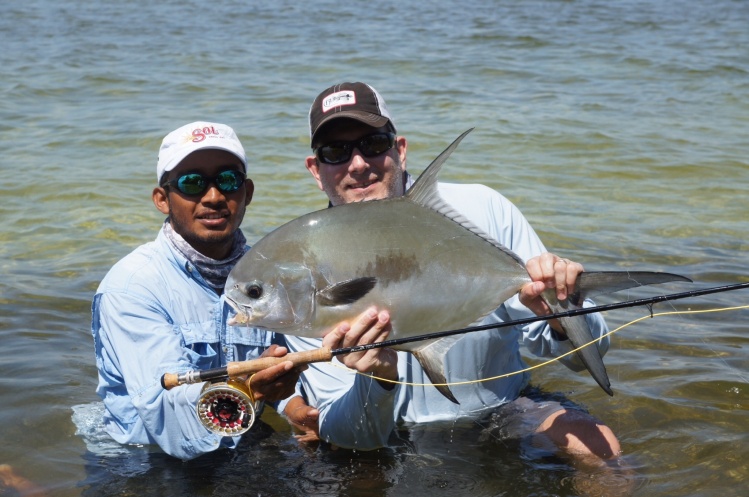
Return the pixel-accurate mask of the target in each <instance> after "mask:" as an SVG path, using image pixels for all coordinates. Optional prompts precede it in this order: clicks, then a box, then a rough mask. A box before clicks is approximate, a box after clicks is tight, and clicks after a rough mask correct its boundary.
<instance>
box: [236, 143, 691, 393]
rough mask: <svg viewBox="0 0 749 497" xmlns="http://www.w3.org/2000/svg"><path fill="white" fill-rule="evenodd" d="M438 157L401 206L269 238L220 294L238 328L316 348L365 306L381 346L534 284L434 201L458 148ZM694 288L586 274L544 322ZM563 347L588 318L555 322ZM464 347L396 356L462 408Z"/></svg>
mask: <svg viewBox="0 0 749 497" xmlns="http://www.w3.org/2000/svg"><path fill="white" fill-rule="evenodd" d="M470 131H471V129H469V130H468V131H466V132H465V133H463V134H462V135H461V136H459V137H458V138H457V139H456V140H455V141H454V142H453V143H452V144H451V145H450V146H449V147H447V149H445V151H444V152H442V153H441V154H440V155H439V156H438V157H437V158H436V159H435V160H434V161H433V162H432V163H431V164H430V165H429V167H427V168H426V169H425V170H424V172H423V173H422V174H421V175H420V176H419V178H418V179H417V180H416V182H415V183H414V184H413V186H412V187H411V188H410V189H409V190H408V191H407V192H406V194H405V195H404V196H402V197H397V198H389V199H383V200H371V201H367V202H358V203H350V204H345V205H340V206H336V207H331V208H328V209H324V210H321V211H317V212H312V213H309V214H307V215H304V216H301V217H299V218H297V219H294V220H292V221H290V222H288V223H286V224H284V225H283V226H281V227H279V228H277V229H276V230H274V231H272V232H271V233H269V234H268V235H266V236H265V237H263V238H262V239H261V240H260V241H258V242H257V243H256V244H255V245H254V246H253V247H252V249H251V250H249V251H248V252H247V253H246V254H245V255H244V256H243V257H242V258H241V259H240V260H239V262H238V263H237V264H236V266H235V267H234V269H233V270H232V271H231V273H230V274H229V277H228V279H227V282H226V286H225V293H226V298H227V301H228V303H229V304H230V305H231V306H232V307H234V309H235V310H236V311H237V317H236V318H235V323H243V324H247V325H249V326H255V327H259V328H265V329H269V330H273V331H275V332H278V333H283V334H287V335H295V336H301V337H308V338H320V337H322V336H323V335H324V334H325V333H326V332H328V331H329V330H331V329H332V328H333V327H334V326H335V325H337V324H338V323H340V322H341V321H344V320H350V319H352V318H354V317H356V316H357V315H359V314H360V313H361V312H363V311H364V310H366V309H367V308H368V307H370V306H372V305H376V306H377V307H379V308H384V309H388V310H389V311H390V315H391V324H392V331H391V333H390V335H389V337H388V338H390V339H394V338H400V337H410V336H418V335H424V334H427V333H430V332H436V331H445V330H453V329H459V328H463V327H467V326H470V325H474V324H477V323H479V322H480V321H482V320H483V318H484V317H486V316H487V315H489V314H490V313H491V312H493V311H494V310H495V309H497V308H498V307H499V306H500V305H502V303H503V302H505V301H506V300H507V299H509V298H510V297H512V296H513V295H515V294H516V293H518V291H519V290H520V289H521V287H523V285H525V284H527V283H529V282H530V281H531V279H530V276H529V275H528V272H527V271H526V269H525V263H524V261H523V260H522V259H521V258H520V257H519V256H517V255H516V254H515V253H513V252H512V251H511V250H509V249H508V248H506V247H504V246H503V245H501V244H500V243H498V242H497V241H496V240H494V239H493V238H491V237H490V236H488V235H487V234H485V233H484V232H483V231H482V230H481V229H479V228H478V227H476V226H475V225H474V224H473V223H471V222H470V221H468V220H467V219H466V218H465V217H463V216H462V215H461V214H460V213H458V212H457V211H456V210H454V209H453V208H452V207H451V206H450V205H449V204H447V203H446V202H445V201H443V200H442V198H441V197H440V195H439V193H438V191H437V175H438V173H439V171H440V168H441V167H442V165H443V164H444V162H445V161H446V160H447V158H448V157H449V156H450V154H451V153H452V152H453V151H454V150H455V148H456V147H457V146H458V144H459V143H460V141H461V140H462V139H463V138H464V137H465V136H466V135H467V134H468V133H469V132H470ZM669 281H691V280H689V279H688V278H684V277H682V276H679V275H675V274H670V273H657V272H642V271H640V272H599V273H594V272H584V273H582V274H581V275H580V277H579V278H578V281H577V285H576V289H575V292H574V293H572V294H571V295H569V297H568V298H567V299H566V300H565V301H561V302H560V301H558V300H557V298H556V295H555V292H554V290H553V289H552V290H551V291H547V292H545V293H544V299H545V301H546V302H547V304H548V305H549V308H550V309H551V310H552V312H563V311H566V310H570V309H574V308H579V307H581V306H582V303H583V301H584V300H585V298H587V297H590V296H593V295H596V294H600V293H607V292H612V291H617V290H623V289H627V288H632V287H636V286H640V285H651V284H656V283H665V282H669ZM560 323H561V326H562V327H563V329H564V330H565V332H566V334H567V336H568V337H569V339H570V341H571V343H572V344H573V345H574V346H575V347H580V346H582V345H584V344H586V343H588V342H591V341H592V340H593V336H592V334H591V331H590V328H589V326H588V324H587V321H586V320H585V317H584V316H574V317H565V318H561V319H560ZM458 339H460V336H458V335H455V336H449V337H444V338H440V339H431V340H424V341H419V342H412V343H407V344H403V345H400V346H398V347H394V348H397V349H398V350H406V351H408V352H411V353H412V354H413V355H414V356H415V357H416V359H417V360H418V361H419V363H420V364H421V366H422V368H423V369H424V371H425V372H426V374H427V376H428V377H429V379H430V380H431V381H432V383H433V384H435V386H436V387H437V388H438V390H439V391H440V392H441V393H442V394H443V395H444V396H445V397H447V398H448V399H450V400H451V401H453V402H455V403H458V401H457V400H456V399H455V397H454V395H453V394H452V392H451V391H450V389H449V387H447V386H444V385H439V386H438V385H437V384H444V383H447V381H446V380H445V371H444V358H445V354H447V352H448V350H449V349H450V347H451V346H452V345H453V344H454V343H455V342H456V341H457V340H458ZM577 354H578V355H579V357H580V359H581V361H582V363H583V364H584V365H585V367H586V368H587V369H588V371H589V372H590V374H591V376H592V377H593V378H594V379H595V380H596V382H597V383H598V384H599V385H600V386H601V388H603V390H604V391H606V393H608V394H609V395H613V392H612V390H611V384H610V381H609V378H608V375H607V373H606V368H605V367H604V364H603V360H602V358H601V355H600V353H599V351H598V348H597V347H585V348H583V349H581V350H579V351H578V352H577Z"/></svg>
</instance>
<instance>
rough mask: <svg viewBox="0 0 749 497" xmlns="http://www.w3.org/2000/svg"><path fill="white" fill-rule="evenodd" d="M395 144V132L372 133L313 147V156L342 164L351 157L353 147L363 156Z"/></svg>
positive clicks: (383, 151)
mask: <svg viewBox="0 0 749 497" xmlns="http://www.w3.org/2000/svg"><path fill="white" fill-rule="evenodd" d="M393 145H395V133H374V134H372V135H367V136H365V137H362V138H359V139H358V140H352V141H347V142H333V143H328V144H326V145H321V146H319V147H317V148H316V149H315V157H317V160H319V161H320V162H323V163H325V164H343V163H344V162H348V161H349V159H351V154H352V153H353V151H354V149H355V148H356V149H359V152H361V153H362V155H363V156H364V157H377V156H378V155H380V154H384V153H385V152H387V151H388V150H390V149H391V148H393Z"/></svg>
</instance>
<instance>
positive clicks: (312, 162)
mask: <svg viewBox="0 0 749 497" xmlns="http://www.w3.org/2000/svg"><path fill="white" fill-rule="evenodd" d="M304 165H305V166H306V167H307V171H309V172H310V174H311V175H312V176H313V177H314V178H315V181H317V187H318V188H319V189H320V190H322V191H325V190H323V187H322V181H320V164H318V163H317V157H315V156H314V155H310V156H309V157H307V158H306V159H304Z"/></svg>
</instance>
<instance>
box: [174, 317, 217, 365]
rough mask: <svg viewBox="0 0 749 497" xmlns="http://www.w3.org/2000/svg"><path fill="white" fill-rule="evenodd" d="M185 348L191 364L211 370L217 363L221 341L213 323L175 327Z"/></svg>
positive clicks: (203, 322) (187, 324) (205, 322)
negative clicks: (188, 353) (188, 352)
mask: <svg viewBox="0 0 749 497" xmlns="http://www.w3.org/2000/svg"><path fill="white" fill-rule="evenodd" d="M177 329H178V330H179V332H180V334H181V335H182V339H183V340H184V342H185V348H187V349H188V350H189V351H190V355H191V356H192V357H191V359H192V362H193V363H194V364H195V365H196V366H197V367H199V368H200V369H204V368H211V367H214V366H217V365H218V363H219V357H220V354H219V351H220V349H221V340H220V337H219V330H218V327H217V326H216V323H215V322H214V321H212V320H211V321H202V322H197V323H185V324H181V325H179V326H177Z"/></svg>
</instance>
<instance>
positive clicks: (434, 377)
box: [412, 335, 461, 404]
mask: <svg viewBox="0 0 749 497" xmlns="http://www.w3.org/2000/svg"><path fill="white" fill-rule="evenodd" d="M460 338H461V337H460V336H458V335H455V336H449V337H444V338H438V339H436V340H430V341H429V342H428V343H427V344H426V345H424V346H421V347H419V348H418V349H415V350H413V351H412V354H413V355H414V357H416V360H418V361H419V364H421V367H422V369H423V370H424V372H425V373H426V375H427V377H429V381H431V382H432V384H433V385H434V388H436V389H437V390H438V391H439V393H441V394H442V395H444V396H445V397H446V398H447V399H448V400H449V401H451V402H454V403H456V404H460V402H458V399H456V398H455V396H454V395H453V393H452V392H451V391H450V387H449V386H447V385H446V383H447V379H446V377H445V356H446V355H447V351H448V350H450V347H452V346H453V345H454V344H455V342H457V341H458V340H460Z"/></svg>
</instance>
